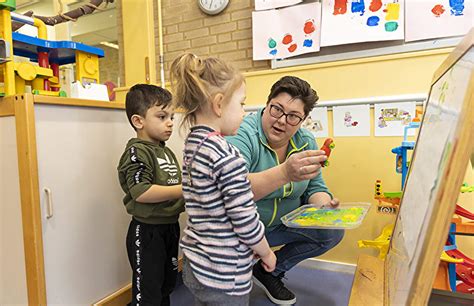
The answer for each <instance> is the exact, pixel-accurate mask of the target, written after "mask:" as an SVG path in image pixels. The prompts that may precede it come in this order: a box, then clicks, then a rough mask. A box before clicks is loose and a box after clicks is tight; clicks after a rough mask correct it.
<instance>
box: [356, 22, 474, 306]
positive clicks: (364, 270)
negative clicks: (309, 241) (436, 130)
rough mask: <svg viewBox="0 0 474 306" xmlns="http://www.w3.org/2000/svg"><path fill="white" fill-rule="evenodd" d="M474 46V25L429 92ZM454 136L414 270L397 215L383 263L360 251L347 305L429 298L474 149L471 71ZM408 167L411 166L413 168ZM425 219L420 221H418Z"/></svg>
mask: <svg viewBox="0 0 474 306" xmlns="http://www.w3.org/2000/svg"><path fill="white" fill-rule="evenodd" d="M473 47H474V29H472V30H471V31H470V32H469V33H468V34H467V35H466V37H465V38H464V39H463V41H462V42H461V43H460V44H459V45H458V46H457V47H456V48H455V50H454V51H453V52H452V53H451V54H450V55H449V56H448V58H447V59H446V60H445V61H444V62H443V63H442V65H441V66H440V67H439V68H438V70H437V71H436V72H435V74H434V76H433V80H432V83H431V90H430V95H429V96H430V97H431V94H432V89H433V87H434V85H435V84H436V83H437V82H438V81H439V80H440V78H442V76H443V75H445V73H446V72H448V71H449V70H450V69H451V68H452V67H453V66H454V65H455V64H456V63H457V62H458V61H459V60H460V59H461V58H462V57H463V56H464V55H465V54H466V53H467V52H469V50H471V49H472V48H473ZM424 119H425V118H424ZM422 129H423V125H422ZM420 134H421V131H420ZM455 135H456V137H455V138H456V141H455V143H454V146H453V148H452V150H451V151H450V152H449V153H448V155H447V159H446V164H447V165H449V166H446V167H445V168H444V170H443V172H442V175H440V176H439V177H438V180H439V189H438V192H436V194H435V195H434V199H435V201H434V205H432V207H429V208H430V209H431V211H430V214H427V215H426V216H427V219H426V220H425V222H426V223H425V224H424V225H422V227H421V229H420V232H419V233H417V234H420V235H421V234H423V233H422V232H423V231H424V233H425V236H424V237H421V238H420V239H419V240H418V242H420V243H419V244H417V245H416V246H415V248H416V251H415V252H414V253H413V254H414V256H413V257H412V259H413V267H412V268H411V269H410V266H409V260H407V258H406V256H403V255H404V254H403V252H399V251H398V250H401V249H402V247H403V241H404V240H403V239H404V238H403V237H404V235H403V224H401V223H399V218H397V223H396V225H395V229H394V233H393V235H392V237H393V238H392V241H391V245H390V249H389V253H388V256H387V259H386V260H385V262H382V261H380V260H377V259H376V258H373V257H370V256H367V255H362V256H361V257H360V258H359V262H358V267H357V270H356V275H355V278H354V283H353V288H352V292H351V297H350V301H349V305H364V304H365V305H395V304H397V305H398V304H403V305H417V306H418V305H426V304H427V303H428V300H429V296H430V292H431V290H432V284H433V281H434V278H435V275H436V268H437V267H438V264H439V257H440V254H441V252H442V250H443V246H444V244H445V239H444V238H443V237H447V235H448V231H449V225H450V223H451V217H447V216H452V214H453V213H454V210H455V204H456V200H457V197H458V194H459V192H456V190H458V189H459V187H460V186H461V184H462V180H463V178H464V171H465V169H466V168H467V164H468V161H469V158H470V156H471V153H472V152H473V149H474V141H473V139H474V73H473V72H472V71H471V73H470V77H469V80H468V85H467V90H466V91H465V95H464V100H463V103H462V108H461V111H460V115H459V119H458V122H457V125H456V128H455ZM448 151H449V150H448ZM416 154H417V151H416V149H415V152H414V155H413V160H414V162H413V164H416ZM413 164H412V165H411V166H413ZM410 168H411V169H412V167H410ZM411 169H410V171H411ZM409 175H410V174H409ZM409 179H410V178H409V177H408V180H409ZM403 204H404V203H403V198H402V202H401V209H400V212H399V217H400V213H401V211H402V210H403ZM406 209H409V208H406ZM422 221H423V220H420V222H422ZM397 225H398V227H397ZM423 226H424V227H423ZM400 237H402V238H400ZM399 241H402V243H399ZM399 244H400V245H399ZM415 255H416V256H415ZM402 268H403V269H404V270H403V269H402ZM413 268H414V269H415V270H414V271H413V270H412V269H413ZM407 271H409V272H410V273H411V272H413V274H412V275H411V276H410V273H408V272H407ZM405 272H407V273H405ZM404 276H410V277H411V279H410V277H409V278H408V279H403V277H404ZM404 282H405V283H404ZM401 283H402V284H403V283H404V285H405V284H406V286H405V287H403V286H401V285H400V284H401Z"/></svg>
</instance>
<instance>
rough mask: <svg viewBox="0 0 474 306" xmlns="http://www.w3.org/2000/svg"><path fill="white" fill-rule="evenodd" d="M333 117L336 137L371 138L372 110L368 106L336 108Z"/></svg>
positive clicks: (333, 110)
mask: <svg viewBox="0 0 474 306" xmlns="http://www.w3.org/2000/svg"><path fill="white" fill-rule="evenodd" d="M332 117H333V125H334V137H338V136H370V108H369V105H368V104H365V105H354V106H334V107H333V108H332Z"/></svg>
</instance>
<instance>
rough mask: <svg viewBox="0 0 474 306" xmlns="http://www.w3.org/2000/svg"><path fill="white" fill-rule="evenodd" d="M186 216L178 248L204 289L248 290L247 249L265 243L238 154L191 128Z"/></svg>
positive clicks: (209, 131)
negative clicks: (186, 220) (205, 287)
mask: <svg viewBox="0 0 474 306" xmlns="http://www.w3.org/2000/svg"><path fill="white" fill-rule="evenodd" d="M183 159H184V162H183V196H184V199H185V202H186V212H187V214H188V216H189V218H188V222H187V227H186V229H185V230H184V237H183V238H182V240H181V243H180V245H181V248H182V250H183V253H184V255H185V256H186V258H187V259H188V260H189V263H190V265H191V268H192V270H193V272H194V275H195V277H196V278H197V279H198V280H199V282H201V283H202V284H203V285H205V286H207V287H210V288H214V289H217V290H222V291H224V292H225V293H226V294H229V295H244V294H248V293H249V292H250V290H251V289H252V282H251V281H250V280H251V277H252V258H253V251H252V249H250V246H252V245H255V244H257V243H259V242H260V241H261V240H262V239H263V237H264V226H263V224H262V223H261V222H260V221H259V216H258V213H257V209H256V206H255V202H254V201H253V193H252V191H251V189H250V182H249V180H248V179H247V175H248V171H247V168H246V167H245V161H244V160H243V159H242V158H241V157H240V154H239V151H238V150H237V149H236V148H235V147H234V146H233V145H231V144H229V143H228V142H226V140H225V139H224V138H223V137H222V136H220V135H218V134H217V133H216V132H215V131H214V130H213V129H212V128H210V127H208V126H203V125H199V126H195V127H193V128H191V132H190V133H189V135H188V137H187V139H186V145H185V147H184V156H183Z"/></svg>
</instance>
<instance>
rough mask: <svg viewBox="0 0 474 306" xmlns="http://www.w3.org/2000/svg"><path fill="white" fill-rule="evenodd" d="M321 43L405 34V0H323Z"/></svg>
mask: <svg viewBox="0 0 474 306" xmlns="http://www.w3.org/2000/svg"><path fill="white" fill-rule="evenodd" d="M322 3H323V6H322V29H321V47H325V46H334V45H343V44H351V43H358V42H366V41H382V40H400V39H403V38H404V6H403V5H404V0H365V1H364V0H323V2H322Z"/></svg>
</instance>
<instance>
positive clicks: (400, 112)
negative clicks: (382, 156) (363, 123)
mask: <svg viewBox="0 0 474 306" xmlns="http://www.w3.org/2000/svg"><path fill="white" fill-rule="evenodd" d="M415 116H416V103H415V102H407V103H383V104H375V106H374V124H375V130H374V134H375V136H403V133H404V130H405V127H406V126H408V125H409V124H410V122H411V121H412V119H413V118H415ZM407 135H409V136H413V135H415V129H408V131H407Z"/></svg>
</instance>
